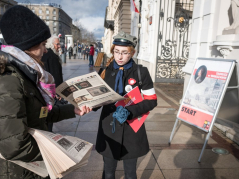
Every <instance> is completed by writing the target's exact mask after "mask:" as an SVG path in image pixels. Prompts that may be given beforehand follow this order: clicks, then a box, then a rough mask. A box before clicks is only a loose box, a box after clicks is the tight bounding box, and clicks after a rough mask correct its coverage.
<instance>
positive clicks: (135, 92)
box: [115, 86, 149, 133]
mask: <svg viewBox="0 0 239 179" xmlns="http://www.w3.org/2000/svg"><path fill="white" fill-rule="evenodd" d="M124 97H125V98H126V99H124V100H122V101H118V102H117V103H115V106H116V107H118V106H123V107H126V106H131V105H134V104H137V103H139V102H141V101H143V98H142V96H141V93H140V91H139V87H138V86H137V87H135V88H134V89H132V90H131V91H130V92H128V93H127V94H126V95H124ZM148 115H149V112H147V113H146V114H143V115H142V116H140V117H138V118H135V119H131V120H127V122H128V123H129V125H130V126H131V127H132V129H133V130H134V132H135V133H136V132H138V130H139V128H140V127H141V126H142V125H143V123H144V121H145V119H146V118H147V116H148Z"/></svg>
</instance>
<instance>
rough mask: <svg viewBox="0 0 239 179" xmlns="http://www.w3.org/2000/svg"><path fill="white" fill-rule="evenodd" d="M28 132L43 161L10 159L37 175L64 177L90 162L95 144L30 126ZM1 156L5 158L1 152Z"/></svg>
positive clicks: (52, 178)
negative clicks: (34, 141) (36, 145)
mask: <svg viewBox="0 0 239 179" xmlns="http://www.w3.org/2000/svg"><path fill="white" fill-rule="evenodd" d="M28 132H29V133H30V134H31V135H32V136H33V137H34V139H35V140H36V142H37V144H38V147H39V149H40V152H41V155H42V157H43V161H36V162H30V163H25V162H22V161H10V162H13V163H15V164H17V165H19V166H21V167H24V168H26V169H28V170H30V171H32V172H34V173H36V174H37V175H39V176H41V177H43V178H45V177H47V176H48V175H50V178H51V179H58V178H62V177H64V176H65V175H67V174H69V173H70V172H72V171H74V170H76V169H78V168H80V167H82V166H85V165H86V164H87V163H88V158H89V157H90V154H91V150H92V147H93V144H91V143H89V142H86V141H84V140H82V139H79V138H77V137H72V136H63V135H61V134H54V133H51V132H47V131H42V130H37V129H32V128H30V129H29V130H28ZM0 158H2V159H5V158H4V157H3V156H2V155H1V154H0ZM5 160H6V159H5Z"/></svg>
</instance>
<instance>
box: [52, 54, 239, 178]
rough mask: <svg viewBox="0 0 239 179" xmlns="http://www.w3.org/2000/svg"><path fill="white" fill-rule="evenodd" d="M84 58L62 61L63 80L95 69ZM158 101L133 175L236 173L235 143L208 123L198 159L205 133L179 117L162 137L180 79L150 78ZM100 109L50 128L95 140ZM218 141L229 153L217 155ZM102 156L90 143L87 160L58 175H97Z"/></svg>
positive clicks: (238, 151)
mask: <svg viewBox="0 0 239 179" xmlns="http://www.w3.org/2000/svg"><path fill="white" fill-rule="evenodd" d="M88 63H89V61H87V60H82V59H81V60H80V59H76V60H73V59H71V60H67V63H66V64H63V74H64V80H67V79H69V78H73V77H76V76H79V75H83V74H86V73H90V72H93V71H98V70H99V68H93V67H88ZM155 89H156V93H157V96H158V106H157V107H156V108H155V109H154V110H153V111H151V112H150V115H149V116H148V118H147V120H146V122H145V125H146V130H147V135H148V140H149V144H150V149H151V150H150V152H149V153H148V154H147V155H146V156H144V157H141V158H139V160H138V164H137V176H138V179H163V178H166V179H214V178H220V179H238V178H239V147H238V145H236V144H235V143H233V142H232V141H231V140H229V139H227V138H226V137H225V136H224V135H223V134H222V133H221V132H220V131H219V130H217V129H216V128H214V130H213V134H212V137H211V138H210V140H209V142H208V145H207V147H206V150H205V152H204V155H203V158H202V160H201V163H198V162H197V161H198V157H199V155H200V152H201V149H202V146H203V143H204V139H205V133H204V132H202V131H200V130H198V129H196V128H195V127H191V126H189V125H187V124H185V123H180V125H179V127H178V128H177V130H176V134H175V136H174V138H173V141H172V143H171V146H169V145H168V140H169V137H170V134H171V131H172V128H173V125H174V122H175V120H176V114H177V109H178V107H179V100H180V99H181V97H182V93H183V86H182V85H180V84H159V83H157V84H155ZM100 113H101V110H98V111H97V112H90V113H89V114H86V115H84V116H82V117H79V116H77V117H76V118H73V119H69V120H64V121H61V122H58V123H56V124H54V127H53V131H54V132H56V133H60V134H65V135H71V136H76V137H79V138H81V139H84V140H86V141H89V142H91V143H93V144H94V145H95V143H96V135H97V130H98V121H99V117H100ZM214 147H222V148H225V149H227V150H229V152H230V154H229V155H218V154H215V153H213V152H212V148H214ZM102 171H103V159H102V156H101V155H99V154H98V153H97V152H96V150H95V149H93V150H92V154H91V157H90V159H89V163H88V165H87V166H85V167H82V168H81V169H79V170H77V171H75V172H72V173H71V174H69V175H67V176H66V177H64V179H86V178H87V179H101V175H102ZM123 178H124V171H123V163H122V161H120V162H119V163H118V166H117V171H116V179H123Z"/></svg>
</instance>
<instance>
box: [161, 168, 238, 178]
mask: <svg viewBox="0 0 239 179" xmlns="http://www.w3.org/2000/svg"><path fill="white" fill-rule="evenodd" d="M162 172H163V174H164V176H165V178H166V179H184V178H185V179H214V178H218V179H238V176H239V170H238V169H203V168H202V169H182V170H162Z"/></svg>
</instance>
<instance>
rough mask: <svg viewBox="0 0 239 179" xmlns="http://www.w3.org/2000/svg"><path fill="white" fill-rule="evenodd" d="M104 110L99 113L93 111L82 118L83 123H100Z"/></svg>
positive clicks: (98, 111)
mask: <svg viewBox="0 0 239 179" xmlns="http://www.w3.org/2000/svg"><path fill="white" fill-rule="evenodd" d="M101 110H102V108H100V109H99V110H97V111H92V112H90V113H88V114H86V115H84V116H82V117H81V118H80V121H81V122H93V121H95V122H96V121H99V119H100V114H101Z"/></svg>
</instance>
